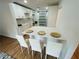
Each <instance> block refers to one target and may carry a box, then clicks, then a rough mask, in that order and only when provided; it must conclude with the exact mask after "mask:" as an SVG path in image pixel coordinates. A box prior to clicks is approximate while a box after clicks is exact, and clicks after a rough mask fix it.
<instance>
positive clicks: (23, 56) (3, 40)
mask: <svg viewBox="0 0 79 59" xmlns="http://www.w3.org/2000/svg"><path fill="white" fill-rule="evenodd" d="M0 51H3V52H6V53H7V54H9V55H11V56H12V57H13V58H15V59H41V58H40V53H37V52H35V53H34V58H32V57H31V51H30V54H29V55H28V54H27V49H26V48H23V51H24V52H23V53H22V52H21V49H20V46H19V43H18V41H17V40H16V39H12V38H8V37H3V36H0ZM44 56H45V53H43V58H42V59H45V57H44ZM48 59H56V58H54V57H51V56H48Z"/></svg>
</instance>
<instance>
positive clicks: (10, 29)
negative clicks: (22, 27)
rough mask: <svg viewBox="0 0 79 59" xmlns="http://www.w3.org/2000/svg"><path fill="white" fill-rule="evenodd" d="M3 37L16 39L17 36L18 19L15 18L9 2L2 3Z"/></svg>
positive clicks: (0, 11)
mask: <svg viewBox="0 0 79 59" xmlns="http://www.w3.org/2000/svg"><path fill="white" fill-rule="evenodd" d="M0 21H1V23H0V25H1V29H2V31H1V35H4V36H8V37H12V38H15V35H16V34H17V25H16V19H15V18H13V15H12V13H11V8H10V5H9V3H8V2H5V1H0Z"/></svg>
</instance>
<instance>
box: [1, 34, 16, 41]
mask: <svg viewBox="0 0 79 59" xmlns="http://www.w3.org/2000/svg"><path fill="white" fill-rule="evenodd" d="M0 37H4V38H10V39H15V40H16V38H13V37H8V36H5V35H0Z"/></svg>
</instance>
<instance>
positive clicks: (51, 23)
mask: <svg viewBox="0 0 79 59" xmlns="http://www.w3.org/2000/svg"><path fill="white" fill-rule="evenodd" d="M57 12H58V6H49V7H48V20H47V26H48V27H56V19H57Z"/></svg>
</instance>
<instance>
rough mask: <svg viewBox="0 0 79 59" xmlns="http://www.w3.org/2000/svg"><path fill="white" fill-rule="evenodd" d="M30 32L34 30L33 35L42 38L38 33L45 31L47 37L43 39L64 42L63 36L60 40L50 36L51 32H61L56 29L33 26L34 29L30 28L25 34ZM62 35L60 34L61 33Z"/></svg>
mask: <svg viewBox="0 0 79 59" xmlns="http://www.w3.org/2000/svg"><path fill="white" fill-rule="evenodd" d="M28 30H33V33H31V34H32V35H37V36H40V35H38V32H39V31H45V32H46V35H43V37H48V38H50V39H52V38H53V39H61V40H64V39H63V38H62V36H61V37H60V38H54V37H51V36H50V33H51V32H59V31H58V30H57V29H56V28H54V27H43V26H33V27H31V28H29V29H26V30H25V31H24V32H23V34H26V32H27V31H28ZM59 33H60V32H59Z"/></svg>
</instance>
